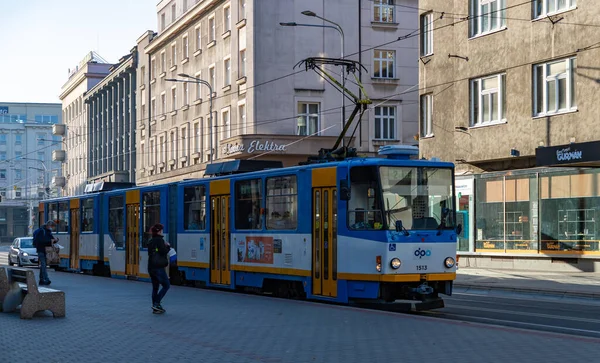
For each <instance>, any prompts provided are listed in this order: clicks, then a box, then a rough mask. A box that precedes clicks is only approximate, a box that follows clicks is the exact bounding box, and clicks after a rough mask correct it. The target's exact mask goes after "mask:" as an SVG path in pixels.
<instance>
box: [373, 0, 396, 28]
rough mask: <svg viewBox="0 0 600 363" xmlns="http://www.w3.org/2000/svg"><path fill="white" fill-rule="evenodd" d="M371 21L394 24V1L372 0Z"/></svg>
mask: <svg viewBox="0 0 600 363" xmlns="http://www.w3.org/2000/svg"><path fill="white" fill-rule="evenodd" d="M373 21H376V22H382V23H393V22H394V0H373Z"/></svg>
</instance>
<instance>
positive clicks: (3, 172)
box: [0, 169, 6, 179]
mask: <svg viewBox="0 0 600 363" xmlns="http://www.w3.org/2000/svg"><path fill="white" fill-rule="evenodd" d="M0 179H6V169H0Z"/></svg>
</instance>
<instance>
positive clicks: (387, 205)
mask: <svg viewBox="0 0 600 363" xmlns="http://www.w3.org/2000/svg"><path fill="white" fill-rule="evenodd" d="M379 176H380V180H381V196H382V201H383V205H382V209H383V218H384V219H385V221H386V227H387V228H388V229H392V230H395V229H396V221H401V222H402V226H403V227H404V228H406V229H407V230H432V229H439V228H442V229H451V228H454V220H453V216H454V213H453V209H454V208H453V205H454V199H453V188H452V170H451V169H447V168H410V167H396V166H382V167H380V168H379Z"/></svg>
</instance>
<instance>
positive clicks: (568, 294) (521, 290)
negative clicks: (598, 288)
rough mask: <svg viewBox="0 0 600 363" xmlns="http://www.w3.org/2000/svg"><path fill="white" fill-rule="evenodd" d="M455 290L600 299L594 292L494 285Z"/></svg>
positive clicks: (468, 286)
mask: <svg viewBox="0 0 600 363" xmlns="http://www.w3.org/2000/svg"><path fill="white" fill-rule="evenodd" d="M454 287H455V288H463V289H473V290H496V291H505V292H513V293H527V294H539V295H544V296H556V297H574V298H585V299H600V294H597V293H592V292H573V291H561V290H552V289H535V288H523V287H500V286H493V285H469V284H460V283H458V284H456V283H455V284H454Z"/></svg>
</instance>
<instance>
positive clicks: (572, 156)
mask: <svg viewBox="0 0 600 363" xmlns="http://www.w3.org/2000/svg"><path fill="white" fill-rule="evenodd" d="M582 156H583V152H582V151H579V150H573V151H571V148H570V147H567V148H564V149H560V150H556V160H558V161H569V160H581V158H582Z"/></svg>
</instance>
